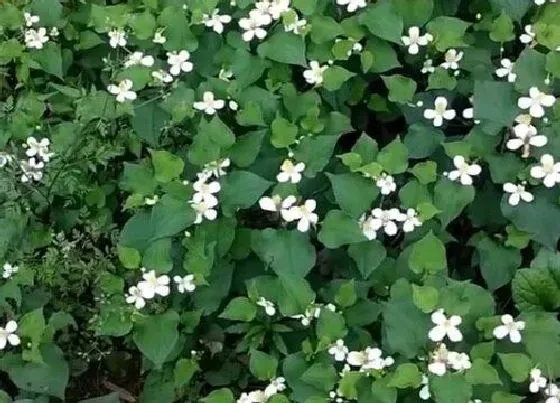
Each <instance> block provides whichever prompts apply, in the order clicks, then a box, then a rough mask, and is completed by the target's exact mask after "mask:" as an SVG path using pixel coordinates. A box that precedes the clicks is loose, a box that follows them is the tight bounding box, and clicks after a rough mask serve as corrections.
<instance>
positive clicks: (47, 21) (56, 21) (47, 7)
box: [30, 0, 62, 27]
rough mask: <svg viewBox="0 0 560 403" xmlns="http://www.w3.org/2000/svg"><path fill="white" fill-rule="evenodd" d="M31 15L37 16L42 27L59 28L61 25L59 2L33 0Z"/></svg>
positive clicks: (57, 0)
mask: <svg viewBox="0 0 560 403" xmlns="http://www.w3.org/2000/svg"><path fill="white" fill-rule="evenodd" d="M30 7H31V11H32V14H34V15H38V16H39V17H40V18H41V20H40V24H41V26H42V27H45V26H48V27H59V26H61V23H62V4H60V1H59V0H33V1H32V2H31V4H30Z"/></svg>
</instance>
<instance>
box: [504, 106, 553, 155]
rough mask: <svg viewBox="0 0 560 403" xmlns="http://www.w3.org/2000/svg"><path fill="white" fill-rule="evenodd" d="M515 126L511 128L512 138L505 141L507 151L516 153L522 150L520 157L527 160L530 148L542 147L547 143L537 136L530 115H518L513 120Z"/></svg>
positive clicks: (539, 135)
mask: <svg viewBox="0 0 560 403" xmlns="http://www.w3.org/2000/svg"><path fill="white" fill-rule="evenodd" d="M515 121H516V122H517V124H516V125H515V126H514V127H513V134H514V135H515V137H514V138H511V139H509V140H508V141H507V143H506V147H507V148H508V149H509V150H512V151H516V150H519V149H520V148H522V153H521V156H522V157H523V158H528V157H529V155H530V152H531V146H533V147H543V146H544V145H546V144H547V143H548V139H547V137H546V136H543V135H542V134H537V133H538V132H537V128H536V127H535V126H533V125H532V118H531V115H519V116H517V117H516V118H515Z"/></svg>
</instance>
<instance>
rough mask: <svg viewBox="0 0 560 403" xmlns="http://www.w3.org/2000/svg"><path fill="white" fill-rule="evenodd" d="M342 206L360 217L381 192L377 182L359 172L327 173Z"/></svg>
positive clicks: (345, 210) (346, 210)
mask: <svg viewBox="0 0 560 403" xmlns="http://www.w3.org/2000/svg"><path fill="white" fill-rule="evenodd" d="M327 176H328V178H329V180H330V182H331V186H332V188H333V192H334V196H335V199H336V202H337V203H338V205H339V206H340V208H341V209H342V210H343V211H344V212H346V213H348V214H349V215H351V216H352V217H355V218H358V217H359V216H360V215H361V214H362V213H364V212H365V211H366V210H368V209H370V208H371V203H372V202H373V201H374V200H375V198H376V197H377V195H378V194H379V190H378V188H377V187H376V186H375V183H374V182H373V181H372V180H371V179H368V178H364V177H363V176H361V175H358V174H339V175H333V174H327Z"/></svg>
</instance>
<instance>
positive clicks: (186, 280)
mask: <svg viewBox="0 0 560 403" xmlns="http://www.w3.org/2000/svg"><path fill="white" fill-rule="evenodd" d="M173 281H174V282H175V285H176V286H177V291H179V292H180V293H181V294H184V293H185V292H193V291H194V290H195V289H196V285H195V284H194V275H193V274H187V275H186V276H184V277H181V276H174V277H173Z"/></svg>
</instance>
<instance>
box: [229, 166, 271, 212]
mask: <svg viewBox="0 0 560 403" xmlns="http://www.w3.org/2000/svg"><path fill="white" fill-rule="evenodd" d="M270 185H271V182H269V181H267V180H265V179H263V178H261V177H260V176H258V175H255V174H254V173H252V172H248V171H235V172H232V173H230V174H228V175H226V176H225V177H224V179H223V180H222V190H221V191H220V205H221V207H222V211H223V212H224V214H225V215H226V216H231V215H233V213H235V212H236V211H237V210H238V209H245V208H249V207H251V206H252V205H253V204H255V203H256V202H257V201H258V200H259V198H260V197H261V195H262V194H263V193H264V192H265V191H266V190H267V189H268V188H269V187H270Z"/></svg>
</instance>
